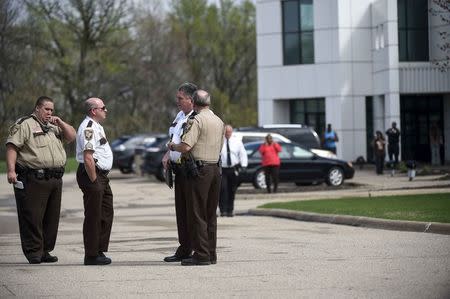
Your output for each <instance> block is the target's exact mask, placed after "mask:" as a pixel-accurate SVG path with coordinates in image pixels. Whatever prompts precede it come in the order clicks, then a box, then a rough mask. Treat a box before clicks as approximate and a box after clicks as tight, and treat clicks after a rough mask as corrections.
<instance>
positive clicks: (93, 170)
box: [76, 98, 114, 265]
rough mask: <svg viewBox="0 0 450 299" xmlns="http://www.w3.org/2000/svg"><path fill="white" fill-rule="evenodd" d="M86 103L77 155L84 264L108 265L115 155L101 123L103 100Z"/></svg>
mask: <svg viewBox="0 0 450 299" xmlns="http://www.w3.org/2000/svg"><path fill="white" fill-rule="evenodd" d="M84 104H85V109H86V113H87V115H86V117H85V119H84V120H83V121H82V122H81V124H80V126H79V127H78V133H77V154H76V159H77V162H78V163H79V165H78V170H77V182H78V186H79V187H80V189H81V191H82V192H83V203H84V223H83V241H84V254H85V255H84V264H85V265H108V264H110V263H111V259H110V258H109V257H106V256H105V254H104V252H107V251H108V246H109V238H110V236H111V228H112V223H113V217H114V209H113V193H112V191H111V187H110V185H109V178H108V173H109V171H110V170H111V167H112V163H113V154H112V151H111V147H110V146H109V142H108V140H107V139H106V134H105V131H104V129H103V127H102V125H101V124H100V123H102V122H103V121H105V119H106V113H107V111H108V110H107V109H106V106H105V104H104V103H103V101H102V100H101V99H99V98H89V99H87V100H86V101H85V103H84Z"/></svg>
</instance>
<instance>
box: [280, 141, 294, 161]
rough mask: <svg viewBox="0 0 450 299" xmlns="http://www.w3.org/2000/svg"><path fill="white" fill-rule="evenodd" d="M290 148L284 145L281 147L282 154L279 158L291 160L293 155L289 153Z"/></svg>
mask: <svg viewBox="0 0 450 299" xmlns="http://www.w3.org/2000/svg"><path fill="white" fill-rule="evenodd" d="M288 148H289V146H287V145H286V144H283V145H282V146H281V152H279V153H278V156H279V157H280V159H290V158H291V154H290V153H289V149H288Z"/></svg>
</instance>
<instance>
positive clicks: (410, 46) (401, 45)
mask: <svg viewBox="0 0 450 299" xmlns="http://www.w3.org/2000/svg"><path fill="white" fill-rule="evenodd" d="M397 4H398V5H397V6H398V11H397V13H398V49H399V59H400V61H428V60H429V54H428V1H427V0H397Z"/></svg>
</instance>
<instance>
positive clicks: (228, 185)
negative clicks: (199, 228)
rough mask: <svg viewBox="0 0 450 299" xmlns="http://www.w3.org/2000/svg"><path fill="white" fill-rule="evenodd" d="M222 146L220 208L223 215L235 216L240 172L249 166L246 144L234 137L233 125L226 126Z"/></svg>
mask: <svg viewBox="0 0 450 299" xmlns="http://www.w3.org/2000/svg"><path fill="white" fill-rule="evenodd" d="M224 138H225V139H224V144H223V146H222V152H221V161H222V183H221V186H220V200H219V209H220V215H221V216H228V217H233V210H234V197H235V194H236V189H237V186H238V183H239V181H238V179H239V172H240V171H241V169H242V168H245V167H247V164H248V158H247V152H246V151H245V147H244V144H243V143H242V140H240V139H239V138H233V127H232V126H231V125H226V126H225V136H224Z"/></svg>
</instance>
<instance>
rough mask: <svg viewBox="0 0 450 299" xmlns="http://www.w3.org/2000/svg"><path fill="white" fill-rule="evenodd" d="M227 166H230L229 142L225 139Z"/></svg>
mask: <svg viewBox="0 0 450 299" xmlns="http://www.w3.org/2000/svg"><path fill="white" fill-rule="evenodd" d="M227 166H229V167H231V154H230V143H229V142H228V139H227Z"/></svg>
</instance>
